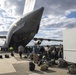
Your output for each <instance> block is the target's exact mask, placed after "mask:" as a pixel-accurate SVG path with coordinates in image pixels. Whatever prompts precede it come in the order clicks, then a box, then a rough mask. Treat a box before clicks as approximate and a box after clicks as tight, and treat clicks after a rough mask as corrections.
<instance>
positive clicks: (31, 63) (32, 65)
mask: <svg viewBox="0 0 76 75" xmlns="http://www.w3.org/2000/svg"><path fill="white" fill-rule="evenodd" d="M29 70H30V71H34V70H35V64H34V63H33V62H29Z"/></svg>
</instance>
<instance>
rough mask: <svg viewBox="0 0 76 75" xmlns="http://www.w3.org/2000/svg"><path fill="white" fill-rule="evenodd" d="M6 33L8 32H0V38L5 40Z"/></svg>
mask: <svg viewBox="0 0 76 75" xmlns="http://www.w3.org/2000/svg"><path fill="white" fill-rule="evenodd" d="M7 32H8V31H1V32H0V38H6V36H7Z"/></svg>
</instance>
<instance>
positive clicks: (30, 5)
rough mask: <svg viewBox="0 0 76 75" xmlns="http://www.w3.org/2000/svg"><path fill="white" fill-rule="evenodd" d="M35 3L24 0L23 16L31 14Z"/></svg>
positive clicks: (31, 0) (33, 0) (30, 0)
mask: <svg viewBox="0 0 76 75" xmlns="http://www.w3.org/2000/svg"><path fill="white" fill-rule="evenodd" d="M35 1H36V0H26V1H25V6H24V11H23V15H24V14H27V13H28V12H31V11H32V10H33V9H34V5H35Z"/></svg>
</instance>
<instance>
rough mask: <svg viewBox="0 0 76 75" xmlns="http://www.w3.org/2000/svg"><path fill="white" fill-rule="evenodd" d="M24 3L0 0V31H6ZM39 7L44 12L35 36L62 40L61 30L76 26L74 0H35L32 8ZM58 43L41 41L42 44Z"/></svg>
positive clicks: (75, 3) (22, 0)
mask: <svg viewBox="0 0 76 75" xmlns="http://www.w3.org/2000/svg"><path fill="white" fill-rule="evenodd" d="M24 3H25V0H0V32H1V31H8V30H9V27H10V26H11V24H12V23H13V22H14V21H15V20H16V19H17V18H18V17H21V16H22V15H23V10H24ZM40 7H44V13H43V16H42V20H41V23H40V28H39V31H38V33H37V34H36V35H35V37H39V38H50V39H62V40H63V31H64V30H65V29H70V28H75V27H76V0H36V2H35V7H34V10H36V9H38V8H40ZM32 43H33V41H31V42H30V44H32ZM60 43H62V42H52V41H51V42H48V41H43V42H42V44H43V45H44V44H60Z"/></svg>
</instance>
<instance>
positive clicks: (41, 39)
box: [33, 38, 63, 42]
mask: <svg viewBox="0 0 76 75" xmlns="http://www.w3.org/2000/svg"><path fill="white" fill-rule="evenodd" d="M33 40H35V41H36V40H40V41H43V40H47V41H59V42H63V40H59V39H48V38H33Z"/></svg>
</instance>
